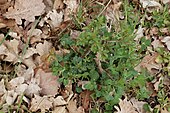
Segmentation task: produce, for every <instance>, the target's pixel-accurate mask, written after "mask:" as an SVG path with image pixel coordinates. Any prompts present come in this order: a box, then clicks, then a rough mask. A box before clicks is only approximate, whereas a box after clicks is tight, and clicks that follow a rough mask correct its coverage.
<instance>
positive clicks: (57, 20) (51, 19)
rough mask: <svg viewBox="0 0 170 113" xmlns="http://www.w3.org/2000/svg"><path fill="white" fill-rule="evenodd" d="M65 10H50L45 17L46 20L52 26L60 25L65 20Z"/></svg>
mask: <svg viewBox="0 0 170 113" xmlns="http://www.w3.org/2000/svg"><path fill="white" fill-rule="evenodd" d="M63 16H64V14H63V12H61V11H60V12H59V13H58V12H57V11H56V10H52V11H49V12H48V14H47V15H46V17H45V18H44V20H45V22H47V23H49V24H50V26H51V27H52V28H56V27H59V26H60V24H61V22H62V21H63Z"/></svg>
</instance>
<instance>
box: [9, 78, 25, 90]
mask: <svg viewBox="0 0 170 113" xmlns="http://www.w3.org/2000/svg"><path fill="white" fill-rule="evenodd" d="M23 83H24V77H16V78H14V79H12V80H11V81H10V82H9V84H10V86H11V87H10V88H11V89H13V88H16V87H17V86H19V85H21V84H23Z"/></svg>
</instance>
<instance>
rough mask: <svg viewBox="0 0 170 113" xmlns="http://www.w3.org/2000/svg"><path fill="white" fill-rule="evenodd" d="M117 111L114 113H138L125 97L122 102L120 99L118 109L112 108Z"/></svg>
mask: <svg viewBox="0 0 170 113" xmlns="http://www.w3.org/2000/svg"><path fill="white" fill-rule="evenodd" d="M114 107H115V108H116V110H117V112H116V113H138V112H137V111H136V109H135V107H134V106H133V105H132V103H131V102H130V101H128V100H127V97H126V98H125V99H124V100H121V99H120V102H119V107H120V108H119V107H118V106H114Z"/></svg>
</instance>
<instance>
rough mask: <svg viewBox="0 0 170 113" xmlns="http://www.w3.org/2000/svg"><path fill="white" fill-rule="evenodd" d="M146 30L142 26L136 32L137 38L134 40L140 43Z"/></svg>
mask: <svg viewBox="0 0 170 113" xmlns="http://www.w3.org/2000/svg"><path fill="white" fill-rule="evenodd" d="M143 33H144V28H142V26H139V28H138V30H137V32H136V37H135V38H134V40H135V41H140V39H141V38H142V37H143V36H144V35H143Z"/></svg>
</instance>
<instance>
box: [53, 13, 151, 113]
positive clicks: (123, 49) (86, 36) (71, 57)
mask: <svg viewBox="0 0 170 113" xmlns="http://www.w3.org/2000/svg"><path fill="white" fill-rule="evenodd" d="M127 13H129V11H127ZM134 22H135V23H134ZM136 24H137V21H134V20H132V18H131V17H128V18H127V19H126V20H125V21H122V22H121V23H120V28H121V30H120V31H118V32H115V30H114V29H113V30H112V31H111V32H108V30H107V27H106V19H105V17H103V16H101V17H99V18H97V19H95V20H93V21H92V22H91V23H90V24H89V25H87V26H86V27H84V28H82V29H83V32H82V33H81V34H80V35H79V37H78V38H77V39H76V40H72V39H71V38H70V37H69V35H68V34H66V35H63V37H61V40H60V43H61V45H62V47H63V48H67V49H69V50H70V53H68V54H65V55H57V56H56V57H57V58H56V61H55V62H54V63H53V65H52V70H53V73H54V74H55V75H58V76H59V77H60V79H59V81H60V82H62V83H63V84H64V85H66V84H67V83H68V81H69V80H72V82H73V83H74V82H77V81H79V80H87V81H89V82H88V83H87V84H86V85H85V86H84V87H85V88H86V89H87V90H91V91H93V92H94V93H93V94H92V95H91V96H92V98H93V99H94V100H97V99H99V98H100V99H103V100H104V101H105V110H106V111H108V112H112V110H113V106H114V105H115V104H117V103H118V102H119V98H121V97H122V96H123V95H124V94H125V92H128V91H129V90H133V92H134V95H135V96H137V97H138V98H139V99H144V98H147V97H148V94H149V93H148V91H147V90H146V87H145V81H146V79H147V77H146V76H145V75H144V74H139V73H138V72H137V71H135V70H134V67H135V66H136V65H137V64H138V63H139V61H140V55H139V54H138V52H137V49H136V46H137V45H136V43H134V41H133V39H134V37H135V35H134V29H135V25H136ZM77 89H79V90H78V91H77V92H80V91H81V90H80V89H81V88H77Z"/></svg>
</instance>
